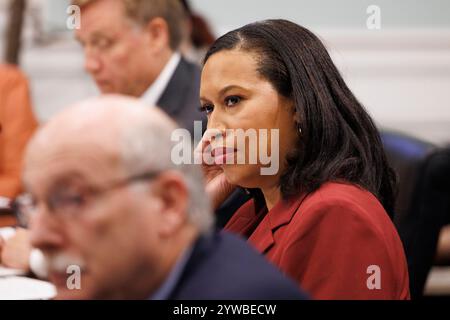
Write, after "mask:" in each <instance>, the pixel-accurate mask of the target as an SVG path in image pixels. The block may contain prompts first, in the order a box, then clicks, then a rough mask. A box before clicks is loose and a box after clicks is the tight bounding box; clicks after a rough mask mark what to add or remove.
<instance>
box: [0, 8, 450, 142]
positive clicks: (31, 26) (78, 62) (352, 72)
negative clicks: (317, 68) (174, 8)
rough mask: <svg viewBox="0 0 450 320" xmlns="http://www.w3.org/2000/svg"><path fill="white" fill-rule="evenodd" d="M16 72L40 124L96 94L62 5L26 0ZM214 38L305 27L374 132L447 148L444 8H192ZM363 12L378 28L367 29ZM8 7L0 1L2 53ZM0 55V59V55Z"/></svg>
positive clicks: (449, 78) (449, 114)
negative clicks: (257, 25)
mask: <svg viewBox="0 0 450 320" xmlns="http://www.w3.org/2000/svg"><path fill="white" fill-rule="evenodd" d="M26 2H27V9H26V14H25V27H24V30H23V40H24V41H23V43H22V50H21V60H20V61H21V66H22V68H23V69H24V70H25V72H26V73H27V74H28V76H29V77H30V80H31V84H32V90H33V96H34V105H35V112H36V115H37V116H38V118H39V119H40V120H41V121H44V120H46V119H48V117H50V116H51V115H52V114H54V113H55V112H56V111H57V110H58V109H60V108H61V107H63V106H65V105H67V103H70V102H73V101H76V100H79V99H81V98H83V97H86V96H89V95H95V94H97V90H96V88H95V86H94V84H93V82H91V80H90V79H89V77H88V76H87V75H86V74H85V73H84V71H83V69H82V66H83V57H82V52H81V49H80V47H79V45H78V44H77V43H76V42H75V41H74V40H73V35H72V31H70V30H68V29H67V27H66V19H67V17H68V14H67V13H66V10H67V7H68V5H69V2H70V1H69V0H27V1H26ZM190 3H191V5H192V8H193V9H194V11H196V12H197V13H199V14H201V15H202V16H204V18H206V20H207V21H208V22H209V24H210V26H211V28H212V30H213V32H214V33H215V35H221V34H223V33H224V32H226V31H229V30H231V29H233V28H236V27H239V26H242V25H243V24H246V23H248V22H252V21H256V20H260V19H266V18H286V19H290V20H293V21H295V22H297V23H299V24H302V25H304V26H306V27H308V28H310V29H311V30H312V31H313V32H315V33H316V34H318V35H319V36H320V37H321V38H322V39H323V40H324V42H325V44H326V45H327V47H328V48H329V50H330V53H331V55H332V57H333V60H334V61H335V63H336V64H337V65H338V67H339V69H340V70H341V72H342V74H343V75H344V77H345V79H346V80H347V82H348V85H349V86H350V88H351V89H352V90H353V91H354V93H355V94H356V96H357V97H358V98H359V99H360V100H361V101H362V102H363V103H364V105H365V106H366V108H367V109H368V110H369V111H370V113H371V114H372V115H373V117H374V118H375V120H376V121H377V123H378V124H379V125H380V126H381V127H385V128H395V129H399V130H401V131H404V132H407V133H410V134H412V135H414V136H417V137H420V138H422V139H425V140H428V141H431V142H434V143H438V144H444V143H446V142H449V140H450V1H447V0H427V1H424V0H396V1H391V0H375V1H373V0H372V1H367V0H344V1H333V0H321V1H307V0H295V1H294V0H277V1H272V0H245V1H242V0H228V1H209V0H191V1H190ZM369 5H377V6H379V7H380V9H381V29H380V30H369V29H368V28H367V26H366V20H367V18H368V17H369V15H370V14H368V13H366V10H367V8H368V6H369ZM9 6H10V0H0V32H1V34H2V38H1V39H0V47H4V45H5V39H4V37H3V35H4V34H5V32H4V31H5V26H6V24H7V21H8V19H7V17H8V14H7V13H8V8H9ZM1 50H2V52H3V51H4V49H3V48H1Z"/></svg>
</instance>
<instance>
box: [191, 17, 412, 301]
mask: <svg viewBox="0 0 450 320" xmlns="http://www.w3.org/2000/svg"><path fill="white" fill-rule="evenodd" d="M200 99H201V103H202V110H204V112H206V113H207V115H208V130H207V132H206V134H205V135H204V137H203V139H202V143H201V144H200V146H199V148H198V150H199V151H200V153H199V154H200V155H202V156H203V160H204V161H203V166H204V169H205V173H206V179H207V191H208V192H209V193H210V195H211V198H212V199H213V203H214V205H215V206H216V207H217V206H218V205H219V204H220V203H221V202H222V201H223V200H224V199H226V197H227V196H228V195H229V194H230V192H231V191H232V190H233V189H234V188H235V187H236V186H240V187H243V188H246V189H248V190H249V191H250V193H251V194H252V195H253V199H252V200H250V201H248V202H247V203H245V204H244V205H243V206H242V207H241V208H240V209H239V210H238V211H237V212H236V213H234V215H233V216H232V218H231V220H230V221H229V222H228V224H227V225H226V227H225V229H226V230H229V231H232V232H235V233H238V234H240V235H242V236H244V237H247V238H248V240H249V242H250V243H251V244H253V245H254V246H255V248H256V249H257V250H259V251H260V252H261V253H262V254H264V255H265V256H266V257H267V258H268V259H269V260H270V261H271V262H273V263H274V264H275V265H276V266H278V267H279V268H280V269H281V270H282V271H284V272H285V273H286V274H287V275H288V276H290V277H292V278H293V279H295V280H296V281H297V282H298V284H299V285H300V286H301V287H302V288H304V289H305V290H307V291H309V293H310V294H311V295H312V296H313V297H314V298H318V299H408V298H409V285H408V270H407V264H406V259H405V255H404V252H403V247H402V244H401V241H400V239H399V236H398V234H397V232H396V230H395V228H394V225H393V223H392V221H391V219H390V217H389V216H392V214H393V207H394V201H395V192H394V190H395V185H396V181H395V174H394V173H393V171H392V169H391V168H390V167H389V165H388V163H387V161H386V157H385V154H384V151H383V147H382V143H381V140H380V137H379V134H378V131H377V129H376V127H375V125H374V124H373V122H372V120H371V118H370V117H369V115H368V114H367V113H366V111H365V110H364V108H363V106H362V105H361V104H360V103H359V102H358V101H357V99H356V98H355V96H354V95H353V94H352V93H351V91H350V90H349V89H348V87H347V86H346V84H345V82H344V81H343V79H342V77H341V76H340V74H339V72H338V71H337V69H336V67H335V66H334V64H333V62H332V61H331V58H330V57H329V55H328V53H327V51H326V49H325V47H324V46H323V44H322V43H321V42H320V40H319V39H318V38H317V37H316V36H315V35H313V34H312V33H311V32H310V31H308V30H306V29H305V28H303V27H300V26H298V25H296V24H294V23H292V22H289V21H285V20H267V21H262V22H257V23H253V24H250V25H247V26H244V27H242V28H239V29H237V30H234V31H231V32H229V33H227V34H226V35H224V36H222V37H221V38H219V39H218V40H217V41H216V42H215V43H214V44H213V45H212V47H211V48H210V50H209V51H208V53H207V54H206V57H205V62H204V67H203V71H202V78H201V88H200ZM243 133H244V136H243ZM264 134H265V135H266V136H264ZM242 141H244V142H246V143H242ZM255 155H257V156H258V155H259V158H257V160H256V161H255V157H254V156H255ZM261 155H266V156H268V157H269V159H270V162H267V161H266V160H267V157H266V159H264V158H262V157H261ZM205 157H207V158H205ZM208 158H211V159H212V160H213V161H210V160H211V159H209V160H208V161H205V160H206V159H208ZM252 159H253V160H252ZM269 169H270V170H269ZM264 170H265V171H264Z"/></svg>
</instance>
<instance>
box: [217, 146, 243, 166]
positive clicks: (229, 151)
mask: <svg viewBox="0 0 450 320" xmlns="http://www.w3.org/2000/svg"><path fill="white" fill-rule="evenodd" d="M236 151H237V150H236V149H234V148H226V147H218V148H214V149H213V150H212V151H211V155H212V156H213V157H214V162H215V163H216V164H225V163H227V159H228V163H232V162H230V160H233V161H234V154H235V153H236Z"/></svg>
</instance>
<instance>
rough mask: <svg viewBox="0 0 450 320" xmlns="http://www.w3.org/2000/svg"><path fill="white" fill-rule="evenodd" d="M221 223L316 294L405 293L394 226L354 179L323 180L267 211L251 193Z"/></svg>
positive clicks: (388, 295)
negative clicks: (377, 283)
mask: <svg viewBox="0 0 450 320" xmlns="http://www.w3.org/2000/svg"><path fill="white" fill-rule="evenodd" d="M225 229H226V230H228V231H231V232H235V233H238V234H240V235H242V236H244V237H246V238H248V239H249V242H250V243H251V244H252V245H253V246H254V247H255V248H256V249H257V250H258V251H259V252H261V253H262V254H264V255H265V256H266V258H267V259H268V260H270V261H271V262H272V263H273V264H274V265H276V266H277V267H279V268H280V269H281V270H282V271H283V272H285V273H286V274H287V275H289V276H290V277H292V279H294V280H295V281H297V283H298V284H299V285H300V286H301V287H302V288H303V289H305V290H306V291H307V292H308V293H309V294H311V296H312V297H313V298H316V299H408V298H409V286H408V268H407V264H406V258H405V254H404V251H403V246H402V243H401V241H400V238H399V236H398V234H397V231H396V230H395V227H394V225H393V223H392V221H391V220H390V218H389V216H388V215H387V213H386V211H385V210H384V208H383V206H382V205H381V203H380V202H379V201H378V199H377V198H376V197H375V196H374V195H373V194H371V193H370V192H368V191H366V190H363V189H361V188H359V187H357V186H354V185H349V184H342V183H326V184H324V185H322V186H321V187H320V188H319V189H318V190H317V191H315V192H313V193H310V194H301V195H298V196H295V197H292V198H290V199H289V200H286V201H280V202H278V204H276V205H275V206H274V207H273V208H272V209H271V210H270V211H269V212H267V208H265V207H264V208H263V209H262V210H255V203H254V201H253V200H251V201H249V202H248V203H246V204H245V205H244V206H243V207H241V208H240V209H239V210H238V211H237V212H236V213H235V214H234V215H233V217H232V218H231V220H230V221H229V222H228V224H227V225H226V227H225ZM371 266H378V267H379V273H378V276H379V277H378V278H379V279H380V287H379V288H377V287H373V286H372V285H373V284H374V283H375V279H376V278H375V277H377V274H376V271H374V270H375V269H373V267H371ZM369 267H370V268H369ZM371 275H374V277H371ZM368 284H369V285H370V286H369V285H368Z"/></svg>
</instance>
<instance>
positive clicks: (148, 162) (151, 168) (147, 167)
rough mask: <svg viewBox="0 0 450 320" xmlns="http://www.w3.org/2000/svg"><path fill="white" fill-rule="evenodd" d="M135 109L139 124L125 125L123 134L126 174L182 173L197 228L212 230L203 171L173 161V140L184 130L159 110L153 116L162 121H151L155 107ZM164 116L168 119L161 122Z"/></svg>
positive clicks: (211, 218) (191, 213)
mask: <svg viewBox="0 0 450 320" xmlns="http://www.w3.org/2000/svg"><path fill="white" fill-rule="evenodd" d="M132 108H133V111H130V112H132V113H134V115H133V118H135V121H133V122H132V123H128V124H124V125H123V127H122V129H121V131H120V132H119V137H120V139H121V157H122V161H123V165H124V168H125V170H126V171H127V173H128V174H129V175H139V174H143V173H146V172H163V171H166V170H174V171H178V172H180V173H181V175H182V177H183V178H184V180H185V182H186V185H187V188H188V192H189V206H188V214H189V219H190V221H191V223H193V224H195V225H196V226H197V227H198V228H199V229H200V231H201V232H207V231H209V230H211V228H212V226H213V224H214V216H213V214H212V213H211V204H210V201H209V198H208V196H207V195H206V193H205V186H204V177H203V173H202V171H201V168H200V167H199V166H198V165H195V164H175V163H174V162H173V161H172V159H171V153H172V148H173V147H174V146H175V142H174V141H172V139H171V136H172V133H173V131H174V130H180V129H179V128H178V127H177V126H176V125H175V123H174V122H173V121H171V120H169V118H168V117H166V116H165V115H162V112H160V111H159V110H156V109H155V110H152V112H154V113H156V112H158V113H161V115H160V114H155V115H157V116H158V117H155V119H149V113H150V112H149V110H148V108H151V107H148V106H136V107H135V106H132ZM160 116H164V118H167V119H161V117H160ZM161 120H163V121H161ZM164 120H165V121H164ZM124 121H126V120H125V119H124ZM181 130H182V129H181Z"/></svg>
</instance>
